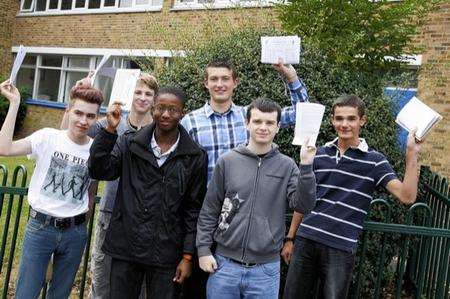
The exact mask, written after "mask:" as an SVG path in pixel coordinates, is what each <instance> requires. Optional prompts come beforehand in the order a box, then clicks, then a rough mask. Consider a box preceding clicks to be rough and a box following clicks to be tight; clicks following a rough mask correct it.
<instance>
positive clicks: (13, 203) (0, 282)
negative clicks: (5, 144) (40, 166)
mask: <svg viewBox="0 0 450 299" xmlns="http://www.w3.org/2000/svg"><path fill="white" fill-rule="evenodd" d="M0 165H3V166H4V168H3V169H0V185H2V183H3V179H4V177H5V171H4V169H6V170H7V183H6V186H12V185H11V184H12V181H13V173H14V169H16V167H17V166H19V165H23V166H24V167H25V168H26V170H27V179H26V184H25V186H28V185H29V182H30V178H31V175H32V173H33V170H34V165H35V161H33V160H28V159H27V157H25V156H21V157H1V158H0ZM21 180H22V175H21V173H19V175H18V178H17V183H16V186H20V182H21ZM104 186H105V184H104V182H101V183H100V185H99V192H98V194H102V193H103V189H104ZM1 199H2V197H1V196H0V207H1V210H0V234H1V235H0V238H1V239H0V245H1V244H2V243H3V235H4V231H5V228H6V225H7V223H8V231H7V234H6V236H7V237H6V246H5V252H4V257H3V264H2V267H1V275H0V294H1V293H2V292H3V289H4V287H5V286H4V284H5V277H6V273H7V268H8V265H9V264H10V266H11V277H10V279H9V285H8V293H7V297H8V298H12V297H14V290H15V289H14V287H15V282H16V278H17V271H18V268H19V262H20V255H21V252H22V243H23V234H24V231H25V226H26V223H27V219H28V207H29V206H28V201H27V200H26V197H24V198H23V202H22V203H20V200H19V196H18V195H15V196H14V197H11V196H10V195H6V196H4V198H3V202H2V200H1ZM11 199H12V200H11ZM19 207H21V208H19ZM8 210H11V213H10V215H11V216H10V217H9V221H7V218H8V217H7V215H8V214H9V213H8ZM95 216H96V215H95ZM16 221H18V225H17V240H16V242H15V248H12V247H11V246H12V243H13V242H12V241H13V235H14V228H15V223H16ZM92 241H93V240H91V242H92ZM91 244H92V243H91ZM12 249H14V252H13V254H12V261H11V250H12ZM82 263H83V262H82ZM82 263H81V264H80V267H79V271H78V273H77V277H76V279H75V282H74V288H73V289H72V295H71V296H70V297H71V298H78V288H79V284H80V282H81V269H82ZM88 269H89V268H88ZM88 274H89V273H88ZM89 282H90V278H89V277H88V279H87V281H86V286H85V295H87V293H88V292H87V290H88V289H89Z"/></svg>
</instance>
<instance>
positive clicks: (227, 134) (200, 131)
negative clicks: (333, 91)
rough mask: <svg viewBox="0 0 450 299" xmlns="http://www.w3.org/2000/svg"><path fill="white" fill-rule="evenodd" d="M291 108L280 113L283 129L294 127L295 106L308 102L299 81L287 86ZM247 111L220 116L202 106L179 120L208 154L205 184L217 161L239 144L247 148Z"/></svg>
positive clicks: (238, 108) (237, 108) (236, 110)
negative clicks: (245, 145)
mask: <svg viewBox="0 0 450 299" xmlns="http://www.w3.org/2000/svg"><path fill="white" fill-rule="evenodd" d="M288 86H289V91H290V94H291V101H292V106H289V107H284V108H283V110H282V112H281V120H280V126H281V127H282V128H284V127H289V126H291V125H294V124H295V104H296V103H297V102H299V101H301V102H308V93H307V92H306V87H305V85H304V84H303V82H301V81H296V82H294V83H289V84H288ZM246 113H247V107H242V106H237V105H235V104H232V105H231V108H230V110H228V111H227V112H225V113H223V114H221V113H218V112H215V111H214V110H212V108H211V106H210V105H209V104H208V103H206V104H205V106H203V107H201V108H199V109H197V110H194V111H192V112H190V113H189V114H187V115H185V116H184V118H183V119H182V120H181V124H182V125H183V127H184V128H185V129H186V131H187V132H188V133H189V135H190V136H191V137H192V139H194V140H195V141H196V142H197V143H198V144H200V145H201V146H202V147H203V148H204V149H205V150H206V152H207V153H208V183H209V181H210V179H211V177H212V173H213V170H214V166H215V165H216V162H217V160H218V159H219V157H220V156H221V155H223V154H225V153H227V152H228V151H230V150H231V149H233V148H235V147H236V146H238V145H239V144H247V143H248V140H249V134H248V132H247V128H246V127H245V119H246Z"/></svg>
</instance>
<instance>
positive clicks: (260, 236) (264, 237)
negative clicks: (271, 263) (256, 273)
mask: <svg viewBox="0 0 450 299" xmlns="http://www.w3.org/2000/svg"><path fill="white" fill-rule="evenodd" d="M251 225H252V227H251V230H250V232H249V233H250V234H249V237H250V241H249V242H248V248H249V249H250V250H251V251H254V252H258V253H272V252H274V251H276V250H277V247H276V241H275V238H274V236H273V233H272V230H271V229H270V225H269V220H268V219H267V218H266V217H261V216H257V215H253V218H252V224H251Z"/></svg>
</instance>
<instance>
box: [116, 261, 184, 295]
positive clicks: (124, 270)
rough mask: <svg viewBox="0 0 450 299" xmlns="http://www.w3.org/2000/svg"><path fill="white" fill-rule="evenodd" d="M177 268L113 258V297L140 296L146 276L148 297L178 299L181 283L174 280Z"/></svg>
mask: <svg viewBox="0 0 450 299" xmlns="http://www.w3.org/2000/svg"><path fill="white" fill-rule="evenodd" d="M175 271H176V268H163V267H153V266H147V265H144V264H140V263H135V262H128V261H124V260H119V259H115V258H113V259H112V262H111V276H110V282H111V294H110V295H111V298H112V299H115V298H117V299H123V298H131V299H133V298H136V299H137V298H139V294H140V292H141V286H142V282H143V279H144V277H145V282H146V288H147V299H177V298H178V297H179V295H180V285H179V284H178V283H176V282H173V278H174V276H175Z"/></svg>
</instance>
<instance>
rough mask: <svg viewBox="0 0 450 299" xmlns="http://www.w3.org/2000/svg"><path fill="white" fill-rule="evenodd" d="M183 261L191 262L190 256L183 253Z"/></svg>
mask: <svg viewBox="0 0 450 299" xmlns="http://www.w3.org/2000/svg"><path fill="white" fill-rule="evenodd" d="M183 259H184V260H186V261H188V262H190V261H192V254H189V253H183Z"/></svg>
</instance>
